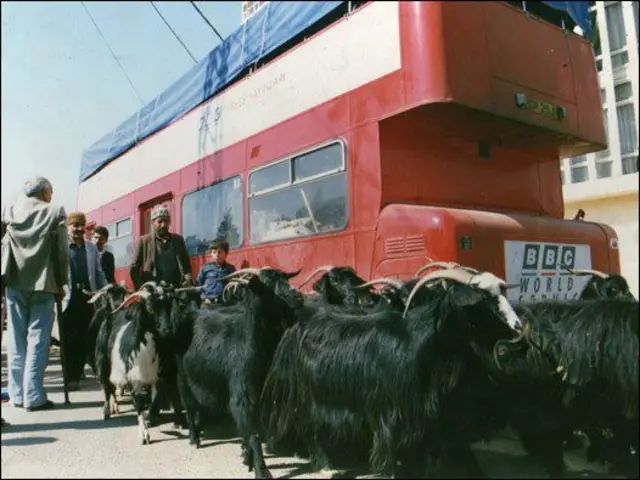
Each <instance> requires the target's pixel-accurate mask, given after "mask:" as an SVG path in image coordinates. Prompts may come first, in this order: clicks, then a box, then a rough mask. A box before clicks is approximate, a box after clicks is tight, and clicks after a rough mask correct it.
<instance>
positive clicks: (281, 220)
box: [249, 142, 348, 244]
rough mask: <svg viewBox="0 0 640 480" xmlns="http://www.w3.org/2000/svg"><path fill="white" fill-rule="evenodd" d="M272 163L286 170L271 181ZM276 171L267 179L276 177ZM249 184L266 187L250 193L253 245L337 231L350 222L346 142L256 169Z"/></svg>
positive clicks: (280, 169)
mask: <svg viewBox="0 0 640 480" xmlns="http://www.w3.org/2000/svg"><path fill="white" fill-rule="evenodd" d="M274 167H277V169H278V171H279V172H283V173H281V174H280V175H278V178H277V180H276V181H273V182H272V183H269V182H267V181H266V180H267V176H266V175H265V173H264V172H269V171H270V170H271V169H274ZM273 171H275V170H271V172H269V177H268V178H270V179H272V180H275V175H273V174H272V172H273ZM285 171H287V172H288V174H287V175H285V174H284V172H285ZM253 177H257V179H256V181H254V178H253ZM287 177H288V178H289V181H288V182H287V183H286V184H285V183H284V179H286V178H287ZM249 184H250V186H251V187H253V186H256V187H258V186H261V187H263V188H262V190H260V189H259V188H250V191H249V196H250V199H249V222H250V233H251V243H253V244H257V243H263V242H270V241H276V240H284V239H288V238H296V237H305V236H309V235H318V234H322V233H329V232H335V231H338V230H342V229H344V228H345V227H346V225H347V220H348V193H347V191H348V184H347V172H346V161H345V149H344V145H343V143H342V142H334V143H331V144H329V145H325V146H322V147H320V148H317V149H315V150H312V151H310V152H306V153H304V154H301V155H298V156H296V157H293V158H290V159H287V160H285V161H281V162H278V163H276V164H274V165H272V166H269V167H266V168H261V169H259V170H256V171H254V172H252V173H251V176H250V183H249Z"/></svg>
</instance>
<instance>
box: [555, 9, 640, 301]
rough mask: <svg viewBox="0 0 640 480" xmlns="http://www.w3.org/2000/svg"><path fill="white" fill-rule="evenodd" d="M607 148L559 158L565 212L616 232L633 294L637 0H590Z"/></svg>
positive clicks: (635, 281)
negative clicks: (596, 32)
mask: <svg viewBox="0 0 640 480" xmlns="http://www.w3.org/2000/svg"><path fill="white" fill-rule="evenodd" d="M591 3H592V4H593V5H592V7H591V18H592V21H594V17H595V21H596V22H597V25H598V28H599V37H600V39H599V42H596V44H595V46H594V48H595V53H596V64H597V68H598V71H599V79H600V94H601V96H602V109H603V112H604V118H605V127H606V129H607V136H608V147H609V148H608V149H607V150H604V151H601V152H597V153H592V154H589V155H582V156H579V157H574V158H567V159H565V160H563V161H562V164H561V171H562V181H563V185H564V188H563V190H564V202H565V215H566V218H573V217H574V215H575V214H576V212H577V211H578V209H582V210H584V211H585V213H586V216H585V220H587V221H589V220H591V221H594V222H602V223H606V224H608V225H610V226H611V227H613V228H614V229H615V230H616V232H617V233H618V238H619V248H620V264H621V268H622V275H624V276H625V277H626V278H627V280H628V281H629V284H630V287H631V290H632V292H633V294H634V295H635V296H636V297H637V296H638V124H639V123H638V111H639V108H638V90H639V88H638V3H637V2H591Z"/></svg>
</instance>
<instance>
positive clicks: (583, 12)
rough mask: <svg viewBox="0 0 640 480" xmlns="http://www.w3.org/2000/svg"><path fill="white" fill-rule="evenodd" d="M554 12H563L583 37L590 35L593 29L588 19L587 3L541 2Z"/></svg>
mask: <svg viewBox="0 0 640 480" xmlns="http://www.w3.org/2000/svg"><path fill="white" fill-rule="evenodd" d="M542 3H544V4H546V5H548V6H550V7H551V8H555V9H556V10H564V11H565V12H567V13H568V14H569V16H570V17H571V18H572V19H573V21H574V22H576V23H577V24H578V26H579V27H580V28H581V29H582V31H583V32H584V33H585V35H591V33H592V31H593V28H592V26H591V19H590V18H589V2H542Z"/></svg>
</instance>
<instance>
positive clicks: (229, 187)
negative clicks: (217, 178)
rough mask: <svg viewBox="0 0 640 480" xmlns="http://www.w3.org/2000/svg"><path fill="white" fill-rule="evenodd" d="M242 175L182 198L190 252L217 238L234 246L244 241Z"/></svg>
mask: <svg viewBox="0 0 640 480" xmlns="http://www.w3.org/2000/svg"><path fill="white" fill-rule="evenodd" d="M242 202H243V190H242V178H241V177H240V176H235V177H231V178H228V179H227V180H224V181H222V182H220V183H216V184H214V185H211V186H209V187H206V188H203V189H201V190H196V191H195V192H191V193H189V194H187V195H185V197H184V199H183V201H182V235H183V236H184V239H185V243H186V245H187V252H188V253H189V255H191V256H194V255H200V254H202V253H206V252H208V250H209V245H210V243H211V242H212V241H213V240H215V239H216V238H224V239H226V240H227V242H229V246H230V247H231V248H236V247H238V246H240V245H241V244H242V239H243V235H242V223H243V222H242V211H243V206H242Z"/></svg>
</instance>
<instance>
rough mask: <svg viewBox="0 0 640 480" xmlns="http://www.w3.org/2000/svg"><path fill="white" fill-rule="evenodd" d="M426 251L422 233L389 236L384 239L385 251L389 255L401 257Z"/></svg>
mask: <svg viewBox="0 0 640 480" xmlns="http://www.w3.org/2000/svg"><path fill="white" fill-rule="evenodd" d="M424 252H425V245H424V237H423V236H422V235H414V236H411V237H396V238H388V239H386V240H385V241H384V253H385V255H386V256H387V257H401V256H405V255H407V254H421V253H424Z"/></svg>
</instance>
